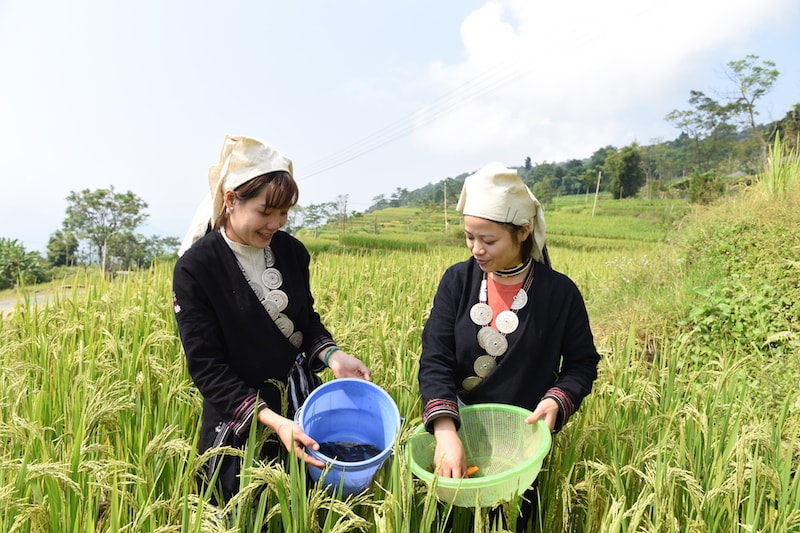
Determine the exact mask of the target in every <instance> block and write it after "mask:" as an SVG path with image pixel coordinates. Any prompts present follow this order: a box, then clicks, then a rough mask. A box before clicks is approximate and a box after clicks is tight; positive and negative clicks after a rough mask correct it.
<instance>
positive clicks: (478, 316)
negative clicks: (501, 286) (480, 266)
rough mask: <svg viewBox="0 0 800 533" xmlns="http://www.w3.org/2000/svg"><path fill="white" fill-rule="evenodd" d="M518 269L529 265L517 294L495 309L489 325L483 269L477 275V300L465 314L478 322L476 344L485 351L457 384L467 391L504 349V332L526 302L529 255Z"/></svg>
mask: <svg viewBox="0 0 800 533" xmlns="http://www.w3.org/2000/svg"><path fill="white" fill-rule="evenodd" d="M518 268H519V272H518V273H521V272H524V271H525V269H527V268H530V270H529V271H528V275H527V276H525V281H524V282H523V284H522V287H520V289H519V291H517V294H515V295H514V298H513V300H512V301H511V305H510V306H509V309H506V310H505V311H501V312H500V313H498V315H497V318H496V319H495V321H494V326H492V318H494V311H492V308H491V307H490V306H489V303H488V300H489V298H488V295H489V291H488V283H487V275H486V272H484V273H483V278H482V279H481V287H480V291H479V292H478V303H476V304H475V305H473V306H472V308H470V311H469V317H470V319H471V320H472V322H473V323H474V324H475V325H476V326H478V328H479V329H478V345H479V346H480V347H481V348H483V350H485V351H486V353H485V354H483V355H481V356H480V357H478V358H477V359H475V362H474V364H473V367H472V368H473V370H474V371H475V375H474V376H469V377H467V378H466V379H465V380H464V381H463V382H462V383H461V386H462V387H463V389H464V390H465V391H470V390H472V389H473V388H475V387H476V386H477V385H478V384H479V383H480V382H481V381H483V378H485V377H486V376H488V375H489V374H490V373H491V372H492V371H493V370H494V369H495V367H496V366H497V358H498V357H500V356H502V355H503V354H504V353H506V350H508V339H506V335H508V334H510V333H513V332H514V331H516V330H517V328H518V327H519V317H518V316H517V312H518V311H519V310H520V309H522V308H523V307H525V306H526V305H527V304H528V289H529V288H530V286H531V283H532V282H533V267H532V261H531V260H530V259H529V260H528V261H527V262H526V263H523V264H522V265H520V266H519V267H518Z"/></svg>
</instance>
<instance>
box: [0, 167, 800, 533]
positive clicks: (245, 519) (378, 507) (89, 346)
mask: <svg viewBox="0 0 800 533" xmlns="http://www.w3.org/2000/svg"><path fill="white" fill-rule="evenodd" d="M792 158H794V159H792ZM780 160H782V161H784V163H785V164H786V165H790V168H792V167H791V165H793V164H796V163H795V161H796V154H795V155H792V154H782V155H781V158H780ZM782 168H783V167H781V169H782ZM782 171H783V170H780V172H782ZM771 179H772V174H770V173H769V172H766V173H765V174H764V175H763V176H762V182H761V183H759V184H758V185H757V186H755V187H754V188H752V189H749V190H745V191H743V192H742V193H741V195H740V196H737V197H730V198H727V199H726V200H725V201H723V202H721V203H718V204H715V205H713V206H711V207H708V208H703V209H702V210H689V209H686V208H685V206H682V205H679V204H678V205H676V206H675V207H674V208H669V207H667V206H666V204H659V203H656V202H652V201H651V203H650V204H645V203H644V201H643V203H642V205H650V206H651V207H650V208H648V209H651V212H650V214H648V215H645V214H643V215H641V216H636V215H633V214H632V213H631V205H632V204H634V203H635V202H630V203H627V202H622V203H620V204H611V203H609V204H606V202H604V201H601V202H600V203H599V204H598V205H599V208H600V209H599V210H598V211H597V212H596V213H595V217H591V216H590V213H591V207H589V215H587V212H586V208H587V206H585V205H582V204H580V199H577V198H575V199H572V201H573V202H575V203H574V205H570V204H569V203H568V202H567V200H562V199H556V201H554V204H553V206H552V209H551V212H552V216H550V215H548V222H549V224H550V226H551V229H552V230H553V232H552V233H551V234H552V235H553V236H554V237H553V239H552V240H551V241H550V242H551V245H552V248H551V256H552V258H553V261H554V264H555V266H556V267H557V268H558V269H559V270H561V271H564V272H565V273H567V274H568V275H570V276H571V277H572V278H573V279H574V280H575V281H576V283H577V284H578V285H579V286H580V288H581V290H582V291H583V293H584V296H585V298H586V301H587V306H588V308H589V313H590V318H591V320H592V324H593V327H594V329H595V333H596V338H597V342H598V347H599V348H600V349H601V351H602V353H603V355H604V357H603V359H602V361H601V364H600V368H599V378H598V380H597V382H596V384H595V389H594V392H593V393H592V394H591V395H590V396H589V397H588V398H587V399H586V401H585V402H584V404H583V406H582V407H581V410H580V411H579V412H578V413H577V414H576V415H575V417H574V418H573V419H572V420H571V421H570V423H569V424H568V425H567V426H566V427H565V429H564V430H563V431H562V432H561V433H560V434H559V435H557V436H556V438H555V440H554V446H553V449H552V450H551V453H550V455H549V456H548V458H547V460H546V462H545V465H544V468H543V471H542V473H541V474H540V478H539V479H540V484H541V498H542V509H543V520H544V524H543V530H544V531H570V532H576V533H577V532H596V531H603V532H615V531H619V532H628V531H647V532H662V531H670V532H671V531H678V532H722V531H725V532H728V531H761V532H769V533H785V532H792V531H795V532H796V531H800V476H797V475H796V473H797V469H798V464H799V463H800V395H799V394H798V392H797V387H796V383H797V382H798V379H799V378H800V364H799V363H800V361H798V355H797V354H798V353H800V339H798V334H799V332H800V308H798V303H797V302H800V288H798V284H797V281H796V280H797V279H800V277H798V271H797V269H798V267H799V266H800V240H798V239H800V237H798V232H797V231H796V228H797V227H800V215H799V214H798V213H800V209H798V207H800V205H798V204H800V194H798V186H797V183H798V181H800V179H798V175H797V172H796V171H791V172H789V173H788V174H787V175H785V176H784V175H781V176H780V177H779V178H777V182H779V183H780V184H781V185H780V186H774V187H773V186H771V185H767V184H768V183H769V182H770V180H771ZM560 202H563V203H560ZM584 203H585V202H584ZM590 205H591V203H590ZM612 207H613V208H614V209H616V211H617V212H616V213H615V214H613V215H612V214H608V212H609V211H611V210H612ZM570 210H573V212H572V213H571V214H570ZM676 211H681V212H682V213H683V215H682V216H681V217H675V216H674V213H675V212H676ZM601 212H602V213H603V215H602V217H604V218H603V222H597V220H598V219H600V218H601V214H600V213H601ZM653 213H655V214H653ZM420 216H422V215H420ZM570 216H575V217H577V218H576V220H581V221H583V222H582V223H581V224H574V225H573V224H572V223H570V222H569V220H570V218H569V217H570ZM587 217H588V218H587ZM593 218H594V219H595V222H597V224H596V225H595V226H592V227H589V226H590V225H591V224H594V222H593V221H592V219H593ZM615 218H616V220H617V221H618V222H619V223H620V226H619V227H615V226H614V224H613V223H612V222H613V220H614V219H615ZM632 220H638V221H639V223H640V224H641V226H642V227H641V228H639V229H638V230H631V231H632V232H633V233H632V235H635V236H632V237H631V238H630V239H620V238H618V235H619V234H620V233H621V232H623V231H624V227H623V226H629V225H630V224H631V222H632ZM678 222H680V227H679V229H676V228H678V226H677V225H676V224H677V223H678ZM452 223H453V224H455V221H453V222H452ZM583 226H586V227H587V229H586V230H585V231H583V232H579V234H577V233H576V235H569V234H568V233H567V231H566V230H565V231H564V233H559V232H558V231H557V230H560V229H561V228H562V227H563V228H570V227H573V228H578V229H580V228H581V227H583ZM658 232H661V233H658ZM386 233H388V231H387V232H386ZM400 234H401V233H400V232H398V235H400ZM379 235H380V236H381V237H382V236H384V234H383V233H381V234H379ZM656 235H660V236H658V237H656ZM323 236H324V233H323ZM397 238H398V239H399V240H400V241H402V240H403V239H404V237H397ZM425 239H426V246H425V248H424V249H418V250H402V249H393V248H392V247H391V246H383V245H375V246H362V245H358V246H355V245H346V246H345V245H342V243H341V242H340V241H339V239H338V236H337V237H336V238H335V239H329V238H327V237H326V238H324V239H319V240H320V242H325V241H326V240H327V241H329V242H332V243H334V245H333V246H332V247H331V248H329V249H323V250H321V251H314V249H313V246H312V245H309V248H310V249H312V251H313V257H314V259H313V262H312V272H311V279H312V284H313V289H314V294H315V297H316V300H317V308H318V310H319V311H320V313H321V314H322V315H323V318H324V320H325V322H326V324H327V325H328V326H329V327H330V329H331V330H332V331H334V332H335V336H336V338H337V341H338V342H339V344H340V345H341V346H343V347H344V348H345V349H347V350H348V351H350V352H351V353H355V354H358V355H359V356H360V357H362V358H363V359H364V360H365V361H367V362H368V363H369V365H370V366H371V367H372V369H373V375H374V380H375V382H376V383H377V384H378V385H380V386H382V387H383V388H385V389H386V390H387V391H388V392H389V394H390V395H391V396H392V397H393V398H394V399H395V402H396V403H397V405H398V408H399V409H400V412H401V415H402V416H403V418H404V422H403V427H402V433H401V435H400V437H399V439H398V451H399V450H402V449H403V447H404V444H405V442H406V440H407V439H408V438H409V436H410V434H411V432H412V431H413V429H414V428H415V427H416V426H417V425H418V424H419V422H420V418H419V414H420V408H421V405H420V400H419V393H418V389H417V385H416V371H417V368H418V367H417V364H418V357H419V351H420V333H421V329H422V326H423V325H424V323H425V318H426V316H427V312H428V310H429V308H430V304H431V299H432V297H433V293H434V291H435V288H436V285H437V282H438V279H439V277H440V275H441V273H442V272H443V271H444V269H445V268H446V267H447V266H448V265H450V264H452V263H453V262H455V261H459V260H461V259H464V258H466V257H468V254H467V251H466V249H465V248H464V246H463V244H461V245H459V246H443V245H440V244H431V242H430V241H429V240H427V237H426V238H425ZM615 243H617V245H615ZM61 283H62V285H61V287H62V288H61V289H60V290H57V291H55V292H54V293H53V296H52V298H51V299H50V300H49V302H48V303H47V304H45V303H37V301H36V299H35V295H33V294H32V293H30V292H24V291H23V292H21V293H20V300H21V302H20V305H18V306H17V308H16V310H15V311H14V312H13V314H11V315H10V316H6V317H3V318H2V319H0V368H2V371H0V532H3V533H5V532H12V531H13V532H20V533H28V532H39V531H60V532H83V533H88V532H96V531H103V532H105V531H115V532H116V531H126V532H134V531H135V532H141V531H144V532H160V533H162V532H163V533H166V532H187V533H188V532H200V531H203V532H206V531H207V532H211V531H237V530H238V531H254V530H258V529H259V528H260V526H261V524H266V526H265V530H267V531H284V530H285V531H297V532H303V531H397V532H417V531H441V530H443V528H444V526H445V524H446V523H447V521H448V517H450V518H451V519H452V520H453V523H454V524H464V523H468V522H469V521H470V519H471V515H472V512H471V510H470V509H461V508H455V509H450V508H448V507H447V506H445V505H442V504H438V503H437V502H436V500H435V498H434V497H433V496H432V493H431V491H429V490H428V487H426V486H425V485H424V484H423V483H422V482H420V481H419V480H417V479H416V478H414V477H413V476H412V475H411V473H410V471H409V468H408V465H407V463H406V460H405V457H404V454H403V453H396V454H395V455H394V456H393V458H392V459H391V460H390V461H388V462H387V464H386V466H385V467H384V468H382V469H381V470H380V471H379V472H378V474H377V475H376V478H375V483H374V485H373V487H372V489H371V490H370V491H368V492H367V493H365V494H363V495H360V496H358V497H351V498H349V499H346V500H344V501H343V500H340V499H337V498H335V497H332V496H331V495H329V494H327V493H326V492H322V491H319V490H317V489H315V488H314V487H313V486H310V485H308V484H307V480H306V477H305V475H303V473H304V467H303V466H302V465H300V464H298V463H297V462H296V461H288V462H286V463H283V464H278V463H263V462H261V461H259V460H258V459H257V458H256V457H254V453H253V451H254V450H255V449H256V448H257V444H258V442H260V440H261V439H263V438H264V436H265V435H264V434H263V432H260V431H255V429H256V428H255V427H254V428H253V429H254V431H252V432H251V435H250V445H249V446H248V447H247V448H246V450H245V451H244V453H243V455H244V462H245V471H244V472H245V479H244V488H243V490H242V492H241V494H240V495H239V496H238V497H237V498H236V499H235V500H234V501H233V502H231V503H230V504H229V506H228V507H227V508H224V509H218V508H216V507H214V506H213V505H211V504H210V503H209V501H208V495H207V494H204V493H202V492H200V491H198V489H197V487H196V486H195V483H194V479H195V474H196V472H197V471H198V470H199V469H201V468H202V467H203V464H204V463H205V462H207V461H208V460H209V459H210V456H209V454H205V455H204V456H197V455H196V454H195V449H196V439H197V430H198V427H197V424H198V417H199V411H200V405H201V399H200V396H199V394H198V393H197V391H196V389H195V388H194V387H193V385H192V384H191V382H190V380H189V379H188V376H187V374H186V371H185V363H184V361H183V355H182V350H181V346H180V342H179V341H178V338H177V332H176V328H175V323H174V318H173V311H172V301H171V291H170V283H171V265H169V264H162V265H157V266H156V267H155V268H153V269H151V270H148V271H143V272H139V273H135V274H133V275H130V276H125V277H119V278H115V279H103V278H100V277H97V276H93V275H91V273H89V272H76V273H75V275H74V277H73V278H70V279H66V280H64V281H63V282H61ZM323 377H324V378H325V379H329V378H330V375H328V374H325V375H324V376H323ZM504 511H505V512H506V513H507V515H508V516H509V517H511V518H513V517H514V516H515V515H514V513H515V511H514V502H510V503H507V504H505V505H504ZM474 523H475V528H474V530H475V531H478V530H480V531H488V530H492V526H490V525H489V524H488V510H487V509H481V510H478V512H477V515H476V519H475V521H474ZM457 527H458V526H457Z"/></svg>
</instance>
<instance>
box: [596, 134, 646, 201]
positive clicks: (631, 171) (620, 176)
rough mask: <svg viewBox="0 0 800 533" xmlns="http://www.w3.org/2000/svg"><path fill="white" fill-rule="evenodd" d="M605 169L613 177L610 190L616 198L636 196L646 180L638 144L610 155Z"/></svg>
mask: <svg viewBox="0 0 800 533" xmlns="http://www.w3.org/2000/svg"><path fill="white" fill-rule="evenodd" d="M603 169H604V170H605V172H606V173H608V174H609V175H610V176H611V184H610V185H609V190H610V191H611V194H612V195H613V196H614V198H630V197H632V196H635V195H636V193H638V192H639V189H640V188H641V187H642V185H644V182H645V179H646V176H645V170H644V162H643V160H642V155H641V152H640V151H639V147H638V146H637V145H636V144H633V145H631V146H626V147H624V148H623V149H622V150H620V151H619V152H614V153H612V154H610V155H609V157H608V159H607V160H606V163H605V165H603Z"/></svg>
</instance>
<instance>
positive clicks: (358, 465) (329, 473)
mask: <svg viewBox="0 0 800 533" xmlns="http://www.w3.org/2000/svg"><path fill="white" fill-rule="evenodd" d="M295 419H296V421H297V423H298V424H299V425H300V427H301V428H303V431H304V432H305V433H306V434H308V435H309V436H310V437H311V438H313V439H314V440H315V441H317V442H319V443H326V442H355V443H360V444H364V445H370V446H374V447H375V448H377V449H378V450H380V453H378V454H377V455H375V456H374V457H371V458H369V459H366V460H364V461H353V462H344V461H339V460H336V459H334V458H332V457H327V456H326V455H324V454H323V453H320V452H319V451H315V450H311V449H306V452H307V453H308V454H309V455H311V456H312V457H315V458H316V459H319V460H320V461H322V462H324V463H325V464H326V465H327V467H328V469H326V470H322V469H320V468H317V467H315V466H312V465H308V470H309V473H310V474H311V477H312V479H313V480H314V481H319V480H320V478H322V477H323V473H324V478H323V483H324V485H325V486H326V487H327V488H328V490H331V491H333V492H338V491H339V490H340V489H341V493H342V495H343V496H348V495H350V494H358V493H360V492H363V491H364V490H366V489H367V488H368V487H369V485H370V483H371V482H372V478H373V476H374V475H375V472H377V471H378V469H379V468H380V467H381V465H383V463H384V461H386V459H387V458H388V457H389V456H390V455H391V454H392V449H393V447H394V442H395V440H396V438H397V434H398V432H399V431H400V424H401V418H400V412H399V411H398V409H397V405H396V404H395V403H394V400H393V399H392V397H391V396H389V394H388V393H387V392H386V391H385V390H383V389H382V388H380V387H379V386H377V385H375V384H374V383H371V382H369V381H364V380H362V379H355V378H340V379H334V380H332V381H329V382H327V383H323V384H322V385H320V386H319V387H317V388H316V389H314V390H313V391H312V392H311V394H310V395H309V396H308V398H306V401H305V402H304V403H303V406H302V407H301V408H300V409H299V410H298V411H297V414H296V415H295Z"/></svg>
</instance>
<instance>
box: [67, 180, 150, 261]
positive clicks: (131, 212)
mask: <svg viewBox="0 0 800 533" xmlns="http://www.w3.org/2000/svg"><path fill="white" fill-rule="evenodd" d="M67 203H68V204H69V205H67V218H66V219H65V220H64V228H65V229H67V230H72V231H74V232H75V234H76V235H78V236H79V237H81V238H83V239H86V240H87V241H89V243H90V244H91V245H92V246H94V248H95V249H96V251H97V256H98V258H99V259H100V269H101V270H102V271H103V272H106V270H107V267H108V248H109V241H110V240H111V239H113V238H115V237H118V236H120V235H123V234H126V233H133V232H134V231H135V230H136V228H138V227H139V225H140V224H141V223H142V222H144V220H145V219H147V214H146V213H145V212H144V210H145V209H146V208H147V204H146V203H145V202H144V201H143V200H142V199H141V198H139V197H138V196H136V195H135V194H134V193H132V192H130V191H128V192H125V193H117V192H115V191H114V187H113V186H111V187H109V188H108V189H96V190H94V191H92V190H89V189H84V190H82V191H81V192H75V191H70V193H69V196H67Z"/></svg>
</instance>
